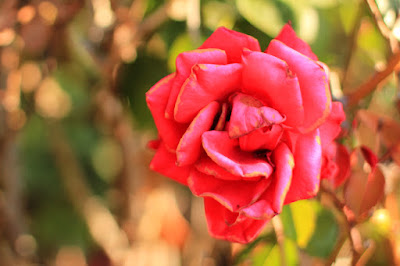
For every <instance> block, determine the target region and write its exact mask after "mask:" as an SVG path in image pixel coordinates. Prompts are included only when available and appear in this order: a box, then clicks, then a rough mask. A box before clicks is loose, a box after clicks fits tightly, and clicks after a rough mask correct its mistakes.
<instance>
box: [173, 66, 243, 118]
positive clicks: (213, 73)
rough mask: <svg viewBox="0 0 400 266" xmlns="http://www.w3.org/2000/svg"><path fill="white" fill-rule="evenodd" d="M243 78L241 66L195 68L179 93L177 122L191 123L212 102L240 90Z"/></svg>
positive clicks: (176, 109) (176, 107)
mask: <svg viewBox="0 0 400 266" xmlns="http://www.w3.org/2000/svg"><path fill="white" fill-rule="evenodd" d="M241 77H242V66H241V64H229V65H196V66H194V67H193V69H192V74H191V75H190V77H189V78H188V79H187V80H186V82H185V84H183V86H182V89H181V91H180V92H179V96H178V99H177V101H176V105H175V120H176V121H178V122H182V123H185V122H188V121H191V120H192V119H193V118H194V117H195V116H196V114H197V113H198V112H199V111H200V110H201V109H203V107H204V106H206V105H207V104H209V103H210V102H212V101H217V100H223V99H225V98H226V97H227V96H228V95H230V94H231V93H233V92H234V91H237V90H238V89H239V86H240V81H241Z"/></svg>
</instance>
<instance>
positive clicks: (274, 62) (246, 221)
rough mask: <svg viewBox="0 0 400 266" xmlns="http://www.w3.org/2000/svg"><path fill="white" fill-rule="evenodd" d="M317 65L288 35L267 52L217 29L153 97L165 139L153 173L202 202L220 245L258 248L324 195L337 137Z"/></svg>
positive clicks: (248, 40)
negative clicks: (275, 228) (290, 208)
mask: <svg viewBox="0 0 400 266" xmlns="http://www.w3.org/2000/svg"><path fill="white" fill-rule="evenodd" d="M317 60H318V59H317V57H316V56H315V55H314V54H313V53H312V51H311V49H310V47H309V46H308V45H307V44H306V43H305V42H303V41H302V40H301V39H299V38H298V37H297V36H296V34H295V32H294V31H293V29H292V28H291V27H290V26H289V25H286V26H285V27H284V28H283V29H282V31H281V33H280V34H279V35H278V37H277V38H276V39H274V40H273V41H271V43H270V44H269V46H268V48H267V50H266V51H265V52H261V50H260V46H259V44H258V42H257V40H255V39H254V38H252V37H250V36H248V35H245V34H242V33H239V32H235V31H232V30H228V29H226V28H219V29H217V30H216V31H215V32H214V33H213V34H212V35H211V36H210V37H209V38H208V39H207V40H206V41H205V42H204V43H203V45H202V46H201V47H200V48H199V49H198V50H194V51H190V52H185V53H182V54H180V55H179V56H178V58H177V60H176V72H175V73H174V74H171V75H169V76H167V77H165V78H163V79H162V80H160V81H159V82H158V83H157V84H156V85H154V86H153V87H152V88H151V89H150V91H149V92H147V95H146V96H147V104H148V106H149V108H150V110H151V112H152V115H153V117H154V121H155V124H156V126H157V129H158V132H159V136H160V141H159V142H157V143H155V142H153V147H154V148H156V149H157V152H156V154H155V156H154V158H153V160H152V162H151V168H152V169H153V170H155V171H158V172H160V173H162V174H164V175H166V176H168V177H170V178H172V179H174V180H176V181H178V182H180V183H182V184H184V185H187V186H189V188H190V190H191V191H192V192H193V194H195V195H197V196H201V197H203V198H204V204H205V212H206V217H207V223H208V228H209V231H210V234H211V235H213V236H214V237H216V238H221V239H226V240H229V241H234V242H240V243H247V242H249V241H252V240H253V239H254V238H255V237H256V236H257V235H258V234H259V232H260V231H261V230H262V228H263V226H264V225H265V223H266V222H267V221H268V220H269V219H271V218H272V217H273V216H274V215H276V214H278V213H280V212H281V211H282V206H283V205H284V204H288V203H291V202H293V201H297V200H301V199H307V198H310V197H314V196H315V195H316V193H317V192H318V190H319V183H320V172H321V163H322V148H321V143H324V145H329V144H330V143H331V142H332V140H333V139H334V138H335V137H336V135H337V134H336V133H337V132H336V130H337V127H335V126H332V127H330V126H331V125H332V124H334V123H332V121H331V119H328V118H331V117H332V115H331V110H332V102H331V94H330V89H329V83H328V77H327V73H326V67H325V66H324V65H323V64H322V63H320V62H318V61H317ZM334 107H335V108H333V110H337V109H339V111H340V110H342V107H341V104H340V103H334ZM335 113H336V111H335ZM333 116H334V115H333ZM335 123H337V121H336V122H335ZM322 125H324V126H323V127H324V129H323V130H324V134H323V135H320V128H321V126H322ZM335 134H336V135H335ZM321 141H322V142H321ZM328 142H329V143H328Z"/></svg>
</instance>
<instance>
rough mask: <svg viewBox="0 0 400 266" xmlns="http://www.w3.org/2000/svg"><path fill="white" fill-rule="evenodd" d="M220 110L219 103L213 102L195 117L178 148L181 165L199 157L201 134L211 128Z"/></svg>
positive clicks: (178, 159) (177, 152) (192, 161)
mask: <svg viewBox="0 0 400 266" xmlns="http://www.w3.org/2000/svg"><path fill="white" fill-rule="evenodd" d="M218 110H219V103H218V102H211V103H210V104H208V105H207V106H206V107H204V108H203V109H202V110H201V111H200V112H199V113H198V114H197V116H196V117H195V118H194V119H193V121H192V123H191V124H190V126H189V127H188V129H187V130H186V132H185V134H183V136H182V138H181V141H180V142H179V144H178V147H177V148H176V157H177V163H178V165H179V166H184V165H189V164H193V163H194V162H196V160H197V159H198V158H199V156H200V153H201V135H202V134H203V133H204V132H206V131H208V130H210V128H211V126H212V124H213V122H214V117H215V115H216V114H217V113H218Z"/></svg>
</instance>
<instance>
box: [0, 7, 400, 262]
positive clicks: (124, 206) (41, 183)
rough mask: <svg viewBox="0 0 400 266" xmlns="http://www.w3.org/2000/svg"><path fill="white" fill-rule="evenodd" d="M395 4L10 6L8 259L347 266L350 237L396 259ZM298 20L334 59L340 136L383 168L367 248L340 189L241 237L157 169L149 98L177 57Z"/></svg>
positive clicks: (3, 239) (2, 140) (1, 145)
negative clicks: (229, 36) (219, 230)
mask: <svg viewBox="0 0 400 266" xmlns="http://www.w3.org/2000/svg"><path fill="white" fill-rule="evenodd" d="M399 13H400V2H399V1H398V0H379V1H370V0H366V1H362V0H324V1H321V0H274V1H273V0H201V1H200V0H169V1H162V0H84V1H81V0H19V1H18V0H0V158H1V160H0V265H4V266H8V265H54V266H67V265H76V266H83V265H93V266H97V265H100V266H102V265H161V266H162V265H171V266H173V265H232V264H240V265H280V264H285V265H324V264H331V263H332V262H335V261H336V265H349V264H350V262H351V254H352V252H351V250H352V248H353V249H354V247H356V248H358V249H359V250H358V251H359V253H360V254H361V258H362V259H364V260H363V261H362V262H365V263H367V264H369V265H394V264H396V263H399V262H400V260H398V259H399V253H400V244H399V243H400V242H399V240H400V232H399V230H400V229H399V228H400V224H399V214H398V213H399V208H398V204H399V178H400V170H399V166H398V162H399V161H400V159H399V158H400V156H399V155H400V153H399V152H400V148H399V147H400V146H399V145H398V144H399V143H400V141H399V139H398V138H399V136H400V134H398V133H400V130H399V128H400V126H399V124H398V121H399V118H400V116H399V107H400V104H398V98H399V96H398V95H399V90H400V85H399V84H400V83H399V80H398V79H399V78H398V73H399V68H398V62H399V60H400V55H399V51H398V50H399V44H398V40H399V39H400V16H399ZM288 21H291V23H292V25H293V27H294V29H295V30H296V32H297V33H298V35H299V36H300V37H301V38H302V39H304V40H305V41H306V42H308V43H309V44H310V45H311V47H312V49H313V51H314V52H315V53H316V55H317V56H318V58H319V60H320V61H322V62H324V63H326V64H327V65H328V66H329V67H330V69H331V73H330V79H331V88H332V93H333V96H334V98H336V99H338V100H341V101H342V102H343V103H344V104H345V107H346V113H347V116H348V119H347V122H346V123H345V124H344V125H343V126H344V128H345V130H344V133H343V138H342V142H343V143H344V144H345V145H346V146H347V147H348V149H349V150H350V149H352V148H353V147H355V146H358V145H360V144H363V145H366V146H368V147H370V148H371V149H372V150H373V151H374V152H375V153H376V154H377V155H378V157H379V159H380V162H381V164H380V166H379V167H380V169H381V172H382V173H383V176H384V179H385V181H386V186H385V192H384V193H385V196H384V197H383V198H380V199H379V201H378V202H377V204H376V205H377V206H376V207H375V209H374V210H375V211H373V210H371V211H370V212H369V213H368V215H367V217H366V218H364V219H363V220H362V221H361V222H357V223H356V224H352V225H351V228H353V229H354V230H350V231H351V233H352V234H353V235H355V236H356V239H358V240H359V241H358V242H357V243H358V244H359V245H358V246H357V245H355V244H354V243H353V242H354V241H353V242H352V241H349V238H348V237H347V231H348V230H347V229H346V228H347V227H346V226H348V224H347V223H346V222H343V216H342V214H341V213H340V212H339V211H338V210H337V209H336V208H335V199H336V200H337V199H339V201H340V200H343V197H344V198H346V199H347V198H348V197H345V196H344V193H343V189H342V188H339V189H338V190H337V191H336V192H335V193H336V195H337V196H334V197H329V195H331V194H332V193H328V192H332V191H328V192H327V193H325V194H324V193H323V192H321V193H320V195H319V196H318V197H317V199H315V200H310V201H301V202H298V203H294V204H292V205H290V206H285V208H284V211H283V213H282V215H281V216H280V218H279V219H278V220H274V221H273V224H272V223H271V224H269V225H268V226H267V227H266V229H265V232H264V233H263V234H262V235H261V237H260V238H259V239H257V240H256V241H255V242H254V243H253V244H250V245H247V246H243V245H237V244H233V245H231V244H229V243H227V242H223V241H217V240H214V239H212V238H211V237H210V236H209V235H208V232H207V227H206V224H205V218H204V214H203V213H204V210H203V206H202V200H201V199H199V198H195V197H193V196H192V195H191V192H190V191H189V190H188V189H187V188H185V187H183V186H181V185H179V184H176V183H174V182H172V181H170V180H169V179H167V178H165V177H162V176H159V175H158V174H156V173H153V172H151V171H150V170H149V169H148V165H149V162H150V160H151V157H152V155H153V152H152V151H151V150H149V149H148V148H147V147H146V145H147V142H148V141H149V140H151V139H155V138H157V133H156V130H155V127H154V124H153V120H152V118H151V115H150V112H149V111H148V109H147V107H146V103H145V92H146V91H147V90H149V88H150V87H151V86H152V85H153V84H155V83H156V82H157V81H158V80H159V79H160V78H162V77H164V76H165V75H167V74H169V73H171V72H173V71H174V70H175V58H176V56H177V55H178V54H179V53H180V52H183V51H187V50H192V49H195V48H196V47H198V46H199V45H200V44H201V43H202V42H203V41H204V40H205V39H206V38H207V37H208V36H209V35H210V34H211V33H212V32H213V31H214V30H215V29H216V28H217V27H219V26H225V27H227V28H230V29H234V30H237V31H241V32H244V33H246V34H249V35H252V36H254V37H255V38H257V39H258V40H259V42H260V45H261V48H262V50H264V49H265V48H266V47H267V45H268V43H269V41H270V40H271V39H272V38H273V37H274V36H276V35H277V34H278V33H279V31H280V29H281V27H282V26H283V25H284V24H285V23H287V22H288ZM382 73H383V74H382ZM393 73H394V74H393ZM360 91H361V94H359V93H357V92H360ZM371 92H373V93H371ZM361 109H363V110H364V111H363V112H362V113H361V114H360V112H359V110H361ZM354 171H355V170H354ZM362 171H365V172H368V169H364V170H362ZM367 192H368V191H367ZM367 192H366V193H367ZM331 196H332V195H331ZM346 230H347V231H346ZM353 237H354V236H353ZM357 243H356V244H357Z"/></svg>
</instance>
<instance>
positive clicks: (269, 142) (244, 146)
mask: <svg viewBox="0 0 400 266" xmlns="http://www.w3.org/2000/svg"><path fill="white" fill-rule="evenodd" d="M282 133H283V128H282V126H280V125H273V126H271V127H264V128H260V129H257V130H255V131H253V132H251V133H249V134H247V135H244V136H242V137H240V138H239V146H240V149H241V150H243V151H256V150H270V151H271V150H274V149H275V147H276V145H277V144H278V142H279V140H280V139H281V136H282Z"/></svg>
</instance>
